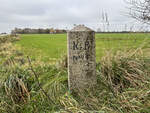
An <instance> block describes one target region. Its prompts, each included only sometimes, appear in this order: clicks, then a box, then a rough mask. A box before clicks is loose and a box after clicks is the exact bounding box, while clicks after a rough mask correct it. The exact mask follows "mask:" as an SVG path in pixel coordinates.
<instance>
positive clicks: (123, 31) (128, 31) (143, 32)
mask: <svg viewBox="0 0 150 113" xmlns="http://www.w3.org/2000/svg"><path fill="white" fill-rule="evenodd" d="M96 33H107V34H108V33H150V31H145V32H142V31H139V32H138V31H136V32H133V31H120V32H117V31H116V32H115V31H114V32H96Z"/></svg>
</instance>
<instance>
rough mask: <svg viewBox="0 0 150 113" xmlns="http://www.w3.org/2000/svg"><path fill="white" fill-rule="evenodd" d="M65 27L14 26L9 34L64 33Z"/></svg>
mask: <svg viewBox="0 0 150 113" xmlns="http://www.w3.org/2000/svg"><path fill="white" fill-rule="evenodd" d="M66 32H67V31H66V30H65V29H54V28H47V29H41V28H39V29H31V28H24V29H20V28H15V29H14V30H12V31H11V34H57V33H66Z"/></svg>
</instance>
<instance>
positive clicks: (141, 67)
mask: <svg viewBox="0 0 150 113" xmlns="http://www.w3.org/2000/svg"><path fill="white" fill-rule="evenodd" d="M147 35H148V34H131V37H127V36H129V34H96V41H97V42H96V43H97V48H96V49H97V54H98V55H97V57H98V58H99V57H100V58H101V61H97V67H96V71H97V85H96V86H95V87H94V88H91V89H87V90H86V91H85V92H82V93H78V94H70V92H69V90H68V81H67V79H68V77H67V75H68V74H67V66H66V64H67V60H66V57H64V58H62V60H59V61H58V63H57V65H56V64H55V65H52V64H50V63H48V62H43V61H41V60H39V59H34V57H35V58H38V57H39V56H40V55H39V53H41V54H43V56H44V55H47V57H51V58H59V57H60V56H61V52H58V53H57V55H55V54H54V53H53V52H54V51H55V50H57V48H55V49H54V50H53V51H50V50H51V49H53V48H54V47H57V46H58V45H56V44H57V42H59V41H60V40H61V41H60V42H59V43H62V42H65V43H66V38H65V37H62V36H65V34H62V35H22V37H25V38H22V39H21V40H20V41H18V42H15V45H17V47H16V46H14V45H13V44H12V43H11V42H10V40H9V41H7V40H6V41H4V42H3V43H0V44H1V46H0V56H1V57H2V62H0V112H1V113H43V112H44V113H149V112H150V107H149V106H150V90H149V89H150V69H149V66H150V58H149V57H146V56H145V55H144V53H145V52H143V50H142V48H143V49H144V50H145V49H147V48H149V45H148V44H149V37H147ZM41 36H43V37H41ZM48 36H54V37H55V38H50V39H49V38H48ZM132 36H133V37H132ZM142 37H143V38H142ZM9 38H11V37H9ZM59 39H60V40H59ZM40 40H41V43H40ZM52 40H54V41H53V42H52ZM58 40H59V41H58ZM54 42H55V43H54ZM142 43H146V44H144V45H143V44H142ZM31 44H32V45H31ZM141 44H142V46H141ZM20 45H22V46H23V45H24V48H23V47H22V48H21V50H24V51H23V53H22V52H21V50H19V49H18V47H19V46H20ZM25 45H26V46H25ZM27 45H29V47H28V46H27ZM33 45H34V46H33ZM47 45H50V47H52V46H54V47H52V48H48V47H49V46H47ZM62 45H64V46H61V47H64V48H66V46H65V44H64V43H62ZM125 45H126V47H124V46H125ZM140 46H141V47H142V48H141V47H140ZM100 47H103V48H104V49H102V48H100ZM138 47H139V48H138ZM25 48H26V49H25ZM64 48H63V49H64ZM136 48H138V49H136ZM124 49H125V50H124ZM128 49H130V50H128ZM35 50H36V51H35ZM42 50H43V51H42ZM64 50H65V49H64ZM99 50H112V51H108V52H106V53H105V55H104V54H102V53H101V52H102V51H100V52H98V51H99ZM120 50H121V51H120ZM37 51H39V52H37ZM114 52H115V54H114ZM49 53H51V54H49ZM26 55H29V56H32V57H33V58H31V59H27V58H26ZM51 55H52V56H53V57H52V56H51ZM45 58H46V57H45Z"/></svg>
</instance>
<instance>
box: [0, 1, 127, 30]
mask: <svg viewBox="0 0 150 113" xmlns="http://www.w3.org/2000/svg"><path fill="white" fill-rule="evenodd" d="M124 8H125V7H124V2H123V1H122V0H91V1H89V0H0V32H4V31H6V32H8V31H10V30H11V29H13V28H14V27H37V28H38V27H50V25H51V26H54V27H59V26H62V27H63V26H64V27H65V26H70V25H73V24H89V25H90V24H91V25H92V26H93V25H96V24H97V23H99V22H100V18H101V13H102V11H105V12H107V13H108V15H109V20H110V21H112V22H116V23H117V22H119V23H121V22H122V23H123V22H124V21H128V19H127V18H126V17H124V16H122V15H121V13H120V11H121V10H124Z"/></svg>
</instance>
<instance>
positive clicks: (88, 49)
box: [68, 25, 97, 91]
mask: <svg viewBox="0 0 150 113" xmlns="http://www.w3.org/2000/svg"><path fill="white" fill-rule="evenodd" d="M68 74H69V79H68V83H69V89H70V90H71V91H72V90H82V89H86V88H87V87H90V86H93V85H94V84H96V81H97V80H96V56H95V32H94V31H93V30H91V29H89V28H87V27H85V26H81V25H80V26H76V27H75V28H74V29H72V30H71V31H69V32H68Z"/></svg>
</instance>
